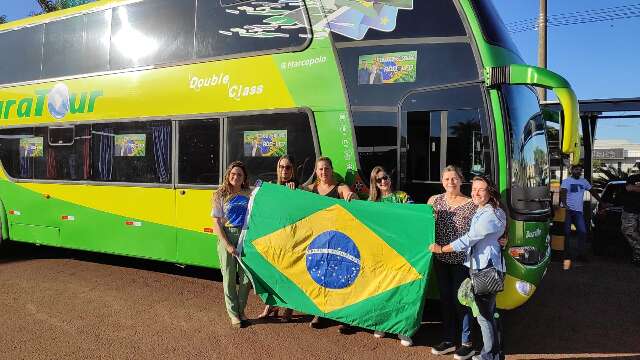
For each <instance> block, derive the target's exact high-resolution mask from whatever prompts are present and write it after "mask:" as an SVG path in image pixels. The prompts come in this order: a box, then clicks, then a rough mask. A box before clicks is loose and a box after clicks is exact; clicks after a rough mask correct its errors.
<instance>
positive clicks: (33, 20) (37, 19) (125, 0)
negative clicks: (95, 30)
mask: <svg viewBox="0 0 640 360" xmlns="http://www.w3.org/2000/svg"><path fill="white" fill-rule="evenodd" d="M140 1H142V0H96V1H94V2H91V3H88V4H84V5H79V6H75V7H72V8H69V9H64V10H58V11H54V12H51V13H48V14H42V15H38V16H29V17H26V18H24V19H19V20H15V21H10V22H8V23H6V24H2V25H0V32H2V31H7V30H12V29H17V28H22V27H27V26H32V25H38V24H43V23H46V22H49V21H52V20H57V19H62V18H65V17H69V16H73V15H77V14H82V13H86V12H93V11H98V10H103V9H108V8H112V7H114V6H118V5H124V4H130V3H135V2H140Z"/></svg>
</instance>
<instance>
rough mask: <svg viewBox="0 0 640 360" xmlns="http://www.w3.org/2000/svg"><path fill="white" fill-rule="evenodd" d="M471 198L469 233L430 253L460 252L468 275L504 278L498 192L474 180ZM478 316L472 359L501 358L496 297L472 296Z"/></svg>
mask: <svg viewBox="0 0 640 360" xmlns="http://www.w3.org/2000/svg"><path fill="white" fill-rule="evenodd" d="M471 198H472V199H473V202H474V203H475V204H476V205H477V206H478V210H477V211H476V213H475V214H474V215H473V218H472V219H471V227H470V229H469V232H468V233H466V234H464V235H463V236H461V237H460V238H458V239H457V240H455V241H453V242H452V243H451V244H449V245H446V246H442V245H438V244H432V245H431V246H430V248H429V249H430V250H431V251H432V252H433V253H434V254H448V253H452V252H454V251H462V252H464V253H465V254H466V259H465V265H466V266H467V267H469V269H470V272H477V271H479V270H482V269H486V268H488V267H494V268H496V269H497V270H498V271H499V272H501V273H502V274H503V275H504V272H505V267H504V262H503V261H502V252H501V246H500V243H499V241H498V240H499V239H500V237H501V236H502V234H504V232H505V229H506V223H507V220H506V215H505V212H504V211H503V210H502V209H501V208H500V193H499V192H498V190H497V189H496V188H495V186H494V185H493V184H492V183H491V181H490V180H489V179H487V178H485V177H475V178H473V181H472V187H471ZM474 300H475V302H476V305H477V306H478V310H479V311H480V314H479V315H478V323H479V324H480V330H481V331H482V341H483V343H484V346H483V348H482V352H481V353H480V355H476V356H474V357H473V358H474V359H491V360H493V359H496V360H498V359H500V358H501V355H502V354H501V352H502V350H501V343H500V338H499V332H498V328H499V326H498V319H497V318H496V317H495V313H496V294H495V293H493V294H486V295H474Z"/></svg>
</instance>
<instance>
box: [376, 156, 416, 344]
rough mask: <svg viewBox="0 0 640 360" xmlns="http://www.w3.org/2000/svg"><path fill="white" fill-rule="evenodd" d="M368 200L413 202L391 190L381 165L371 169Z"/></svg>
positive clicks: (403, 341)
mask: <svg viewBox="0 0 640 360" xmlns="http://www.w3.org/2000/svg"><path fill="white" fill-rule="evenodd" d="M369 201H377V202H390V203H400V204H413V200H411V197H410V196H409V195H407V193H406V192H404V191H394V190H393V183H392V181H391V177H390V176H389V174H388V173H387V171H386V170H385V169H384V168H383V167H382V166H376V167H374V168H373V169H372V170H371V182H370V183H369ZM373 336H375V337H377V338H383V337H385V336H386V334H385V333H384V332H383V331H377V330H376V331H375V332H374V333H373ZM398 338H399V339H400V344H401V345H402V346H411V345H413V340H411V338H410V337H408V336H405V335H400V334H398Z"/></svg>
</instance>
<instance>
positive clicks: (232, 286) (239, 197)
mask: <svg viewBox="0 0 640 360" xmlns="http://www.w3.org/2000/svg"><path fill="white" fill-rule="evenodd" d="M249 195H250V194H249V185H248V184H247V170H246V168H245V166H244V164H243V163H242V162H240V161H234V162H232V163H231V164H230V165H229V167H228V168H227V170H226V171H225V174H224V180H223V182H222V186H220V189H218V191H216V193H215V194H214V195H213V210H212V211H211V216H212V217H213V218H214V221H213V231H214V233H215V234H216V235H217V236H218V258H219V260H220V270H221V272H222V285H223V287H224V301H225V305H226V308H227V314H228V315H229V318H230V319H231V325H232V326H233V327H238V328H242V327H245V326H247V325H248V321H247V318H246V316H245V315H244V308H245V306H246V305H247V298H248V296H249V290H250V289H251V283H250V282H249V278H248V277H247V275H246V274H245V272H244V270H243V268H242V266H240V263H239V261H238V257H239V256H240V254H239V253H238V250H237V249H236V246H238V238H239V237H240V231H241V230H242V227H243V226H244V222H245V218H246V216H247V206H248V205H249ZM236 275H237V277H238V279H239V280H238V282H239V284H238V285H237V286H236Z"/></svg>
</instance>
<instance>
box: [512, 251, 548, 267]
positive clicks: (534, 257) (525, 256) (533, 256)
mask: <svg viewBox="0 0 640 360" xmlns="http://www.w3.org/2000/svg"><path fill="white" fill-rule="evenodd" d="M509 255H511V256H512V257H513V258H514V259H516V260H518V262H519V263H521V264H523V265H537V264H539V263H540V262H541V261H542V254H541V253H540V251H538V249H536V248H535V247H533V246H514V247H512V248H510V249H509Z"/></svg>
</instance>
